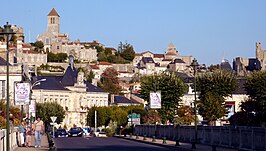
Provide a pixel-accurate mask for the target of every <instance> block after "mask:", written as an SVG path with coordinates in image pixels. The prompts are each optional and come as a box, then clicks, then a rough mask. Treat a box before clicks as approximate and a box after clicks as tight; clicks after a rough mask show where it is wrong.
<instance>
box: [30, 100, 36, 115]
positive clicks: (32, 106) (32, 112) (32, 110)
mask: <svg viewBox="0 0 266 151" xmlns="http://www.w3.org/2000/svg"><path fill="white" fill-rule="evenodd" d="M35 113H36V100H31V101H30V105H29V114H30V116H33V117H35Z"/></svg>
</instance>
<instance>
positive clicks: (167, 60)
mask: <svg viewBox="0 0 266 151" xmlns="http://www.w3.org/2000/svg"><path fill="white" fill-rule="evenodd" d="M162 61H172V59H163V60H162Z"/></svg>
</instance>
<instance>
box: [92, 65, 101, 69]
mask: <svg viewBox="0 0 266 151" xmlns="http://www.w3.org/2000/svg"><path fill="white" fill-rule="evenodd" d="M90 67H91V68H92V69H100V68H99V67H98V66H97V65H96V64H92V65H90Z"/></svg>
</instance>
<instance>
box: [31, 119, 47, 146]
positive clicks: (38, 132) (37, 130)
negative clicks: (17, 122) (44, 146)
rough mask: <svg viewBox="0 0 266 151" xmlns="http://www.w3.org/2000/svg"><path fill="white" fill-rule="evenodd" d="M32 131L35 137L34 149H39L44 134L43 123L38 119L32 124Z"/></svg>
mask: <svg viewBox="0 0 266 151" xmlns="http://www.w3.org/2000/svg"><path fill="white" fill-rule="evenodd" d="M33 131H34V136H35V148H37V147H38V148H40V147H41V142H42V134H43V133H44V123H43V121H42V120H41V118H40V117H38V118H37V120H36V121H35V122H34V124H33Z"/></svg>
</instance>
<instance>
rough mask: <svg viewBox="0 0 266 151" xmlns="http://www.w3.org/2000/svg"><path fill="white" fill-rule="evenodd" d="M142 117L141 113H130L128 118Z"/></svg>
mask: <svg viewBox="0 0 266 151" xmlns="http://www.w3.org/2000/svg"><path fill="white" fill-rule="evenodd" d="M131 116H132V118H140V114H128V116H127V118H131Z"/></svg>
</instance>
